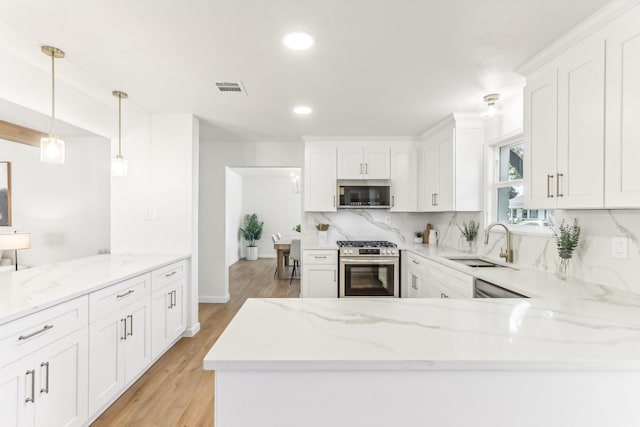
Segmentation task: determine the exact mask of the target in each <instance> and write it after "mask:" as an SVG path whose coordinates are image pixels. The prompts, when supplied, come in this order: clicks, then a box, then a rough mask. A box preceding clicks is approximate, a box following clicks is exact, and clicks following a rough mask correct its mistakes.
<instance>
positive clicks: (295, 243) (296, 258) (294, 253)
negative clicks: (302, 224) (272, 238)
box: [289, 239, 301, 285]
mask: <svg viewBox="0 0 640 427" xmlns="http://www.w3.org/2000/svg"><path fill="white" fill-rule="evenodd" d="M300 252H301V251H300V239H293V240H292V241H291V253H290V254H289V258H291V259H292V260H293V270H291V277H290V278H289V285H291V281H292V280H293V276H295V274H296V269H297V270H298V276H299V275H300Z"/></svg>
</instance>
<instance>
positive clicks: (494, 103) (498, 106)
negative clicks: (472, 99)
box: [478, 93, 502, 119]
mask: <svg viewBox="0 0 640 427" xmlns="http://www.w3.org/2000/svg"><path fill="white" fill-rule="evenodd" d="M483 99H484V102H485V105H483V106H482V107H481V109H482V111H481V112H480V114H478V116H479V117H480V118H483V119H490V118H492V117H495V116H500V115H502V103H500V102H499V101H500V94H498V93H490V94H489V95H485V96H484V98H483Z"/></svg>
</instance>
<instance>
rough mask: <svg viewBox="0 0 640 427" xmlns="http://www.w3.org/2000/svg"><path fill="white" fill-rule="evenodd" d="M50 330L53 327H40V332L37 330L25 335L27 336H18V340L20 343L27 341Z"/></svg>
mask: <svg viewBox="0 0 640 427" xmlns="http://www.w3.org/2000/svg"><path fill="white" fill-rule="evenodd" d="M51 328H53V325H44V326H43V327H42V329H40V330H38V331H35V332H31V333H30V334H27V335H20V336H19V337H18V340H20V341H22V340H28V339H29V338H31V337H35V336H36V335H38V334H41V333H43V332H44V331H48V330H49V329H51Z"/></svg>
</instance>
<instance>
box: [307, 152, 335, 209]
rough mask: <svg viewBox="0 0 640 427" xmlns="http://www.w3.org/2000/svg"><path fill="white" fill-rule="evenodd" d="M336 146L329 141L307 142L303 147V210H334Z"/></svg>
mask: <svg viewBox="0 0 640 427" xmlns="http://www.w3.org/2000/svg"><path fill="white" fill-rule="evenodd" d="M336 190H337V183H336V148H335V145H333V144H331V143H322V142H313V143H312V142H307V143H305V149H304V210H305V211H306V212H333V211H335V210H336Z"/></svg>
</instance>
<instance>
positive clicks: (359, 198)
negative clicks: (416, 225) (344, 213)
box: [338, 185, 391, 209]
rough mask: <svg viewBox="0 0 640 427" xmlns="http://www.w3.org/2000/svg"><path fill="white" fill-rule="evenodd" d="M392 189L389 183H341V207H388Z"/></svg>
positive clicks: (339, 193) (339, 188) (339, 191)
mask: <svg viewBox="0 0 640 427" xmlns="http://www.w3.org/2000/svg"><path fill="white" fill-rule="evenodd" d="M390 194H391V189H390V188H389V186H388V185H340V186H338V195H339V203H338V208H340V209H362V208H373V209H385V208H386V209H388V208H390V207H391V203H390Z"/></svg>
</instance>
